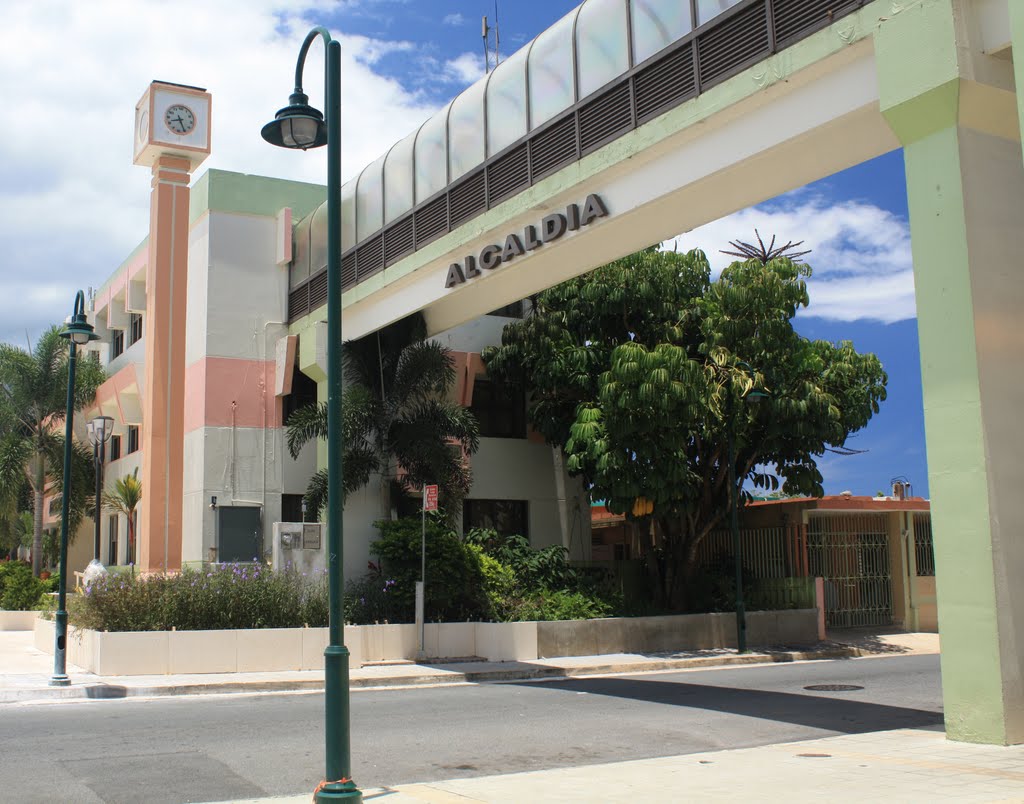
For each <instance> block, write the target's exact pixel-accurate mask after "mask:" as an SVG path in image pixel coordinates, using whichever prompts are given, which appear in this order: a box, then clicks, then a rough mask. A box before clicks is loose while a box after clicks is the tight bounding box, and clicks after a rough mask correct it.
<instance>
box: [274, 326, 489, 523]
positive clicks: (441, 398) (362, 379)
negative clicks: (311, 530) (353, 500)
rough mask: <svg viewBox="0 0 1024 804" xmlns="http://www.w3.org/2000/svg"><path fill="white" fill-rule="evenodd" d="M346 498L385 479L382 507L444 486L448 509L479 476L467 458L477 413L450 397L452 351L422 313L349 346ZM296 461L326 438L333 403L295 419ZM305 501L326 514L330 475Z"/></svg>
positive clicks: (318, 479) (291, 441) (387, 509)
mask: <svg viewBox="0 0 1024 804" xmlns="http://www.w3.org/2000/svg"><path fill="white" fill-rule="evenodd" d="M344 372H345V373H344V378H345V382H346V385H347V387H346V388H345V391H344V395H343V398H342V399H343V401H342V410H343V421H342V437H343V439H344V448H345V453H344V456H343V458H342V465H343V466H344V473H343V486H342V499H344V498H346V497H347V496H348V495H349V494H350V493H351V492H353V491H355V490H357V489H360V488H362V487H363V486H365V485H366V484H367V483H368V482H369V481H370V478H371V477H372V476H373V475H375V474H376V475H379V476H380V495H381V510H382V515H383V517H384V518H385V519H391V518H393V517H394V515H395V511H396V508H397V499H398V497H399V496H400V495H402V494H405V493H408V492H409V491H410V490H412V489H415V488H417V487H420V486H422V485H424V484H437V485H438V486H439V493H440V498H441V504H442V507H445V508H447V510H449V511H454V510H457V506H458V505H459V503H461V501H462V499H463V498H464V497H465V496H466V494H467V493H468V492H469V487H470V484H471V482H472V473H471V472H470V469H469V467H468V466H467V465H466V464H465V463H464V461H463V455H464V454H472V453H474V452H476V450H477V447H478V446H479V440H480V438H479V428H478V426H477V422H476V418H475V417H474V416H473V414H472V413H471V412H470V411H469V410H467V409H466V408H464V407H462V406H461V405H458V404H456V403H455V402H452V401H450V400H449V399H447V394H448V392H449V391H450V389H451V387H452V385H453V384H454V383H455V361H454V360H453V358H452V355H451V350H450V349H448V348H447V347H446V346H443V345H441V344H439V343H436V342H434V341H428V340H426V324H425V322H424V320H423V316H422V315H420V314H416V315H413V316H410V317H408V318H406V319H403V320H402V321H398V322H396V323H395V324H392V325H391V326H389V327H386V328H385V329H383V330H381V331H380V332H377V333H374V334H373V335H368V336H366V337H365V338H361V339H360V340H357V341H346V342H345V346H344ZM287 427H288V449H289V451H290V452H291V454H292V457H296V456H297V455H298V453H299V450H301V449H302V447H303V446H304V445H305V444H306V443H308V442H309V441H310V440H312V439H314V438H326V437H327V405H326V404H325V403H321V404H319V405H309V406H307V407H304V408H300V409H299V410H297V411H295V412H294V413H293V414H292V415H291V416H290V417H289V419H288V422H287ZM306 503H307V505H308V506H309V509H310V510H311V511H312V512H313V513H314V515H316V516H319V514H320V512H321V511H322V510H323V508H324V506H325V505H326V503H327V472H326V470H323V469H321V470H320V471H319V472H317V473H316V474H315V475H313V478H312V480H310V482H309V486H308V488H307V490H306Z"/></svg>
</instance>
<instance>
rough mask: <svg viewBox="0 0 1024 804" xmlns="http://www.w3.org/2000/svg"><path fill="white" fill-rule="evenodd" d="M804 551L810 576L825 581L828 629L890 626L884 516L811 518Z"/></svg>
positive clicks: (890, 593) (882, 514) (889, 596)
mask: <svg viewBox="0 0 1024 804" xmlns="http://www.w3.org/2000/svg"><path fill="white" fill-rule="evenodd" d="M807 548H808V559H809V564H810V571H811V574H812V575H814V576H818V577H821V578H824V579H825V617H826V623H827V624H828V625H830V626H835V627H839V628H846V627H851V626H867V625H891V624H892V617H893V613H892V571H891V568H890V564H889V536H888V529H887V527H886V514H884V513H877V514H841V515H831V514H823V515H812V516H811V517H810V518H809V520H808V526H807Z"/></svg>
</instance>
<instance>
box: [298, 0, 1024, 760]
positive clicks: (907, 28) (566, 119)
mask: <svg viewBox="0 0 1024 804" xmlns="http://www.w3.org/2000/svg"><path fill="white" fill-rule="evenodd" d="M1022 43H1024V3H1021V2H1018V0H873V2H866V0H692V1H691V2H680V0H588V2H586V3H584V4H583V5H582V6H580V8H579V9H577V10H576V11H574V12H572V13H571V14H570V15H568V16H567V17H565V18H564V19H562V20H561V21H559V22H558V23H556V24H555V25H554V26H552V27H551V28H549V29H548V30H546V31H544V32H543V33H541V34H540V35H539V36H538V37H537V38H536V39H535V40H534V41H533V42H532V43H530V44H529V45H528V46H526V47H524V48H523V49H522V50H521V51H519V52H518V53H516V54H514V55H513V56H511V57H510V58H508V59H507V60H506V61H505V62H503V63H502V64H501V65H500V66H499V67H498V68H496V69H495V70H494V71H493V72H492V73H491V74H490V75H488V76H486V77H485V78H484V79H482V80H481V81H479V82H477V83H476V84H474V85H473V86H471V87H470V88H469V89H467V90H466V91H465V92H463V93H462V94H461V95H459V96H458V97H457V98H455V99H454V100H453V101H452V102H451V103H450V104H449V105H448V106H447V107H446V108H445V109H443V110H442V111H441V112H439V113H438V114H437V115H435V116H434V117H432V118H431V119H429V120H427V121H426V122H425V123H424V124H423V125H422V126H421V127H420V128H419V129H418V130H417V131H415V132H413V133H412V134H410V135H409V136H408V137H406V138H405V139H403V140H402V141H400V142H398V143H396V144H395V145H394V146H392V148H391V149H390V150H388V151H387V153H385V154H384V155H383V156H381V157H380V159H378V160H376V161H375V162H373V163H372V164H371V165H369V166H368V167H367V168H366V169H365V170H363V171H362V173H361V174H360V175H359V176H358V178H356V179H355V180H353V181H351V182H349V183H348V184H347V185H345V187H344V189H343V197H342V221H341V223H342V242H343V244H344V250H343V254H342V270H343V288H344V294H343V297H342V302H343V307H344V316H345V322H344V333H345V337H347V338H355V337H359V336H362V335H365V334H367V333H370V332H373V331H375V330H377V329H379V328H380V327H382V326H384V325H386V324H388V323H390V322H392V321H394V320H396V319H399V318H402V317H404V316H406V315H408V314H409V313H412V312H415V311H417V310H422V311H423V312H424V314H425V316H426V319H427V323H428V326H429V328H430V330H431V331H432V332H440V331H443V330H445V329H448V328H450V327H452V326H455V325H457V324H460V323H462V322H465V321H468V320H471V319H474V318H476V317H478V316H480V315H482V314H484V313H486V312H488V311H490V310H494V309H496V308H499V307H502V306H504V305H506V304H509V303H511V302H514V301H517V300H519V299H522V298H525V297H527V296H529V295H531V294H534V293H537V292H539V291H541V290H543V289H544V288H547V287H550V286H551V285H554V284H556V283H558V282H560V281H563V280H565V279H568V278H570V277H573V276H576V275H578V274H581V273H584V272H586V271H588V270H591V269H593V268H595V267H597V266H599V265H601V264H604V263H606V262H608V261H609V260H612V259H615V258H617V257H621V256H624V255H626V254H629V253H631V252H633V251H635V250H637V249H639V248H642V247H645V246H648V245H650V244H652V243H656V242H659V241H661V240H664V239H666V238H668V237H671V236H673V235H676V234H678V233H680V232H685V231H687V230H689V229H692V228H694V227H696V226H700V225H701V224H704V223H706V222H708V221H712V220H715V219H717V218H720V217H722V216H724V215H728V214H730V213H732V212H735V211H737V210H740V209H743V208H746V207H748V206H750V205H752V204H756V203H759V202H761V201H764V200H766V199H769V198H772V197H774V196H777V195H778V194H780V193H782V192H785V191H787V190H791V189H794V188H797V187H800V186H802V185H804V184H807V183H808V182H812V181H815V180H817V179H821V178H824V177H827V176H829V175H831V174H833V173H835V172H837V171H840V170H842V169H845V168H848V167H851V166H853V165H856V164H858V163H860V162H863V161H865V160H868V159H871V158H872V157H875V156H878V155H880V154H882V153H885V152H887V151H890V150H893V149H895V148H899V147H902V148H903V153H904V161H905V164H906V178H907V192H908V200H909V210H910V226H911V236H912V249H913V257H914V272H915V285H916V297H917V307H918V328H919V334H920V344H921V367H922V378H923V388H924V406H925V426H926V434H927V442H928V463H929V480H930V486H931V491H932V495H933V501H932V506H933V508H932V510H933V518H934V539H935V554H936V570H937V578H938V594H939V622H940V628H941V633H942V647H943V665H942V677H943V685H944V693H945V703H946V706H945V711H946V724H947V730H948V733H949V734H950V735H951V736H954V737H956V738H958V739H965V740H973V741H979V742H1014V743H1016V742H1024V673H1022V671H1021V656H1020V652H1021V651H1022V650H1024V587H1022V586H1021V585H1020V583H1019V580H1018V579H1019V578H1020V576H1021V573H1022V572H1024V538H1022V536H1021V534H1022V533H1024V512H1022V510H1021V508H1020V505H1019V502H1018V500H1019V496H1020V489H1021V488H1022V487H1024V462H1022V461H1021V460H1020V455H1021V454H1024V428H1021V427H1020V423H1019V419H1020V407H1021V400H1024V381H1022V380H1021V377H1024V340H1022V338H1021V336H1020V325H1019V322H1020V311H1021V309H1024V281H1022V280H1021V273H1020V270H1019V266H1020V249H1019V247H1018V239H1019V236H1020V232H1021V231H1024V160H1022V155H1021V146H1020V128H1021V126H1020V121H1021V118H1020V114H1019V109H1020V108H1021V106H1022V105H1024V104H1021V102H1020V100H1021V94H1022V89H1024V59H1022V60H1021V62H1020V63H1019V64H1018V63H1015V62H1014V59H1013V55H1014V50H1015V48H1014V44H1017V45H1018V46H1021V47H1024V44H1022ZM325 214H326V208H324V207H321V208H320V209H319V210H317V212H316V213H314V214H313V215H312V216H310V217H309V218H307V219H305V220H303V221H301V222H300V223H299V225H298V226H297V227H296V235H295V237H296V240H295V244H294V264H293V265H292V267H291V285H290V300H289V318H290V321H291V328H292V332H293V333H295V334H299V335H300V347H301V349H302V351H303V352H304V353H307V352H309V351H312V350H309V348H308V346H307V345H306V343H308V342H309V341H312V342H313V343H316V342H317V340H318V338H320V337H322V330H321V328H319V327H317V326H316V324H317V322H319V321H322V319H323V318H324V304H325V301H326V294H327V282H326V274H325V265H326V263H327V246H326V243H327V236H326V233H327V221H326V217H325ZM737 234H738V235H741V234H742V233H737ZM302 333H307V334H309V335H312V336H313V337H311V338H306V337H305V336H304V335H303V334H302ZM911 538H913V537H912V534H911Z"/></svg>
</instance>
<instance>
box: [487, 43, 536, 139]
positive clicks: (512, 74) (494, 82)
mask: <svg viewBox="0 0 1024 804" xmlns="http://www.w3.org/2000/svg"><path fill="white" fill-rule="evenodd" d="M527 50H528V48H525V47H524V48H522V49H520V50H518V51H516V53H515V54H514V55H512V56H509V58H507V59H505V61H503V62H502V63H501V64H499V65H498V66H497V67H495V68H494V72H492V73H491V80H490V81H489V82H488V84H487V153H488V154H489V155H490V156H494V154H496V153H498V152H499V151H501V150H502V149H504V148H507V147H508V146H509V145H511V144H512V143H513V142H515V141H516V140H518V139H519V138H520V137H523V136H525V135H526V122H527V121H526V52H527Z"/></svg>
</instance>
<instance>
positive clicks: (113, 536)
mask: <svg viewBox="0 0 1024 804" xmlns="http://www.w3.org/2000/svg"><path fill="white" fill-rule="evenodd" d="M118 524H119V521H118V517H117V514H114V515H113V516H111V517H109V518H108V519H107V566H108V567H112V566H115V565H116V564H117V531H118Z"/></svg>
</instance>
